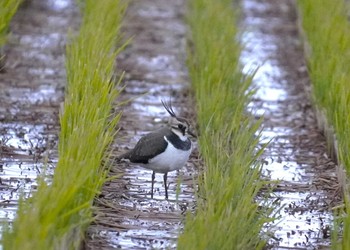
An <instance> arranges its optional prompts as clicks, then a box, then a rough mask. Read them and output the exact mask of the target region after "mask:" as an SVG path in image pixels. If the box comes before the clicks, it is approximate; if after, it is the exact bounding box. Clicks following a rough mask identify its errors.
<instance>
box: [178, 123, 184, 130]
mask: <svg viewBox="0 0 350 250" xmlns="http://www.w3.org/2000/svg"><path fill="white" fill-rule="evenodd" d="M177 127H178V128H179V129H181V130H185V129H186V127H185V126H184V125H182V124H179V125H177Z"/></svg>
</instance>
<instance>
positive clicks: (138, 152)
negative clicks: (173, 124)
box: [129, 128, 171, 163]
mask: <svg viewBox="0 0 350 250" xmlns="http://www.w3.org/2000/svg"><path fill="white" fill-rule="evenodd" d="M169 133H171V131H170V130H169V129H168V128H164V129H161V130H158V131H156V132H154V133H150V134H147V135H145V136H144V137H142V138H141V139H140V140H139V141H138V143H137V144H136V146H135V148H134V149H133V150H131V151H130V155H129V160H130V161H131V162H134V163H148V160H149V159H151V158H153V157H155V156H156V155H158V154H160V153H162V152H164V150H165V148H166V146H167V144H168V142H167V141H165V140H164V136H167V135H168V134H169Z"/></svg>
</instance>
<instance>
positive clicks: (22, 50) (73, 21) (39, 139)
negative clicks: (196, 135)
mask: <svg viewBox="0 0 350 250" xmlns="http://www.w3.org/2000/svg"><path fill="white" fill-rule="evenodd" d="M74 4H75V2H74V1H72V0H27V1H26V3H25V4H24V6H22V8H21V9H20V10H19V12H18V13H17V15H16V16H15V18H14V20H13V22H12V25H11V30H12V33H13V35H12V37H11V39H10V42H9V44H8V45H7V46H6V47H5V53H6V54H7V59H6V65H5V71H4V72H2V73H0V103H1V105H0V131H1V139H0V146H1V148H0V153H1V158H0V161H1V162H0V178H1V179H0V180H1V181H0V193H1V196H0V220H12V219H13V218H14V216H15V212H16V209H17V201H18V197H19V195H20V193H21V192H23V191H24V193H25V194H26V195H29V194H30V192H35V189H36V182H35V178H36V176H37V175H38V174H39V173H41V172H42V171H43V166H44V164H45V163H47V171H48V173H49V174H52V173H53V169H54V166H55V164H56V162H57V157H58V156H57V142H58V141H57V140H58V137H57V135H58V131H59V124H58V112H59V107H60V103H61V102H62V101H63V99H64V86H65V82H66V79H65V71H64V52H65V51H64V45H65V43H66V35H67V31H68V28H73V30H74V28H76V26H77V23H78V22H79V15H78V13H77V9H76V7H75V5H74ZM241 4H242V7H243V17H242V23H241V25H242V29H244V30H245V32H244V33H243V36H242V39H243V42H244V43H245V44H246V48H245V50H244V52H243V55H242V62H243V63H244V64H247V65H248V67H247V68H249V65H259V66H260V69H259V71H258V73H257V75H256V77H255V80H254V84H255V86H257V87H258V88H259V90H258V91H257V93H256V95H255V96H254V100H253V102H252V103H251V104H250V107H249V108H250V109H251V110H253V111H252V112H253V113H254V115H255V116H257V117H260V116H262V115H263V114H264V122H263V127H264V130H263V138H262V142H261V143H262V144H264V143H267V142H269V141H270V140H272V141H271V142H270V143H269V145H268V147H267V149H266V152H265V153H264V156H263V161H264V175H265V176H266V177H268V178H270V179H273V180H279V183H278V184H277V185H276V186H275V189H274V193H273V195H272V197H271V199H272V200H274V201H275V202H276V203H278V204H279V205H281V206H283V208H282V209H281V211H280V212H279V213H278V215H279V216H280V217H279V218H278V220H276V221H275V223H274V224H275V227H274V228H275V231H274V235H273V237H272V239H271V240H270V241H269V247H270V248H273V249H293V248H295V249H327V248H329V243H330V239H329V233H330V230H329V229H330V227H331V226H332V224H331V220H332V214H331V212H330V209H331V208H332V206H334V205H336V204H339V203H340V202H341V198H340V196H339V194H340V187H339V185H338V182H337V177H336V171H335V163H334V162H333V161H332V160H331V158H330V157H329V155H328V154H327V147H326V142H325V138H324V136H323V135H322V133H321V132H320V131H319V130H318V128H317V123H316V119H315V114H314V111H313V109H312V105H311V102H310V101H309V100H308V96H307V95H306V92H305V88H308V87H307V86H309V79H308V76H307V70H306V65H305V62H304V59H303V57H304V56H303V51H302V44H301V41H300V39H299V36H298V32H297V24H296V19H297V16H296V11H295V6H294V2H293V1H292V0H280V1H273V0H264V1H259V0H242V1H241ZM185 6H186V1H184V0H174V1H164V0H155V1H151V0H143V1H141V0H135V1H131V2H130V5H129V8H128V10H127V13H126V16H125V21H124V25H123V32H124V36H125V37H126V38H128V37H133V40H132V43H131V44H130V45H129V46H128V47H127V48H126V50H125V51H123V52H122V53H121V54H120V55H119V57H118V59H117V63H118V65H117V69H118V70H119V73H121V71H125V78H124V81H123V84H124V85H125V88H124V89H123V92H122V94H121V96H120V99H119V100H118V101H128V102H127V103H126V104H125V105H123V106H117V107H116V109H117V110H119V111H122V112H123V116H122V119H121V121H120V123H119V132H118V135H117V139H116V141H115V142H114V145H113V149H114V151H113V155H119V154H121V153H122V152H125V151H126V150H128V149H130V148H132V147H133V146H134V145H135V143H136V142H137V141H138V139H140V137H141V136H142V135H144V134H146V133H148V132H150V131H153V130H156V129H157V128H160V127H162V126H164V125H165V123H166V122H167V119H168V114H167V113H166V111H165V110H164V108H163V106H162V105H161V99H163V100H169V99H170V98H171V100H172V103H173V106H174V109H175V112H176V113H177V114H180V115H181V116H184V117H186V118H189V119H190V120H191V121H192V124H194V123H195V118H194V110H193V107H194V104H193V100H192V98H191V95H190V86H189V80H188V74H187V69H186V65H185V60H186V46H185V43H186V40H185V39H186V37H185V36H186V32H187V31H186V28H187V27H186V25H185V21H184V20H185V18H184V11H185ZM195 148H196V147H195ZM199 166H200V162H199V160H198V152H197V150H196V149H195V150H194V152H193V153H192V156H191V159H190V161H189V162H188V163H187V164H186V166H185V167H184V168H182V169H181V170H179V171H176V172H171V173H169V175H168V184H169V200H165V192H164V186H163V176H162V175H161V174H157V175H156V180H155V197H154V199H151V197H150V196H151V195H150V191H151V174H152V171H150V170H146V169H144V168H142V167H140V166H137V165H129V164H126V163H120V164H117V163H114V164H113V166H112V169H111V173H110V176H111V177H117V178H115V179H112V180H110V181H108V182H107V183H106V184H105V186H104V187H103V190H102V191H101V194H100V195H99V197H97V198H96V201H95V206H96V212H95V216H96V221H95V222H94V223H93V224H92V225H91V226H90V227H89V228H88V231H87V235H86V240H85V242H84V248H85V249H113V248H123V249H151V248H160V249H164V248H165V249H173V248H176V239H177V237H178V234H179V233H180V232H181V229H182V228H183V220H184V216H185V213H186V212H188V211H192V210H194V209H195V201H194V191H195V185H194V179H195V178H196V174H197V170H198V168H199Z"/></svg>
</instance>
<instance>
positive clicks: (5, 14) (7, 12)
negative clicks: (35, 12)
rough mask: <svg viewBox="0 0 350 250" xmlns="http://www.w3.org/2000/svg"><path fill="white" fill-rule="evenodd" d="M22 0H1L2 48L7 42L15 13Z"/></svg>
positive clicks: (0, 30)
mask: <svg viewBox="0 0 350 250" xmlns="http://www.w3.org/2000/svg"><path fill="white" fill-rule="evenodd" d="M21 1H22V0H1V1H0V48H1V47H2V46H3V45H5V44H6V41H7V35H8V28H9V24H10V21H11V19H12V17H13V15H14V14H15V13H16V12H17V8H18V6H19V4H20V3H21Z"/></svg>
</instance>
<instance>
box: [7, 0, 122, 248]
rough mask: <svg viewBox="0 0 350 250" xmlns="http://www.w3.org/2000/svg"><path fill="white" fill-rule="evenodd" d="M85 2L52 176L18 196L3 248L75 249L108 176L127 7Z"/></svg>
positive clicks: (69, 63) (70, 53)
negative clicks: (117, 67)
mask: <svg viewBox="0 0 350 250" xmlns="http://www.w3.org/2000/svg"><path fill="white" fill-rule="evenodd" d="M82 6H83V7H82V10H83V20H82V24H81V27H80V31H79V33H78V34H77V36H76V37H73V38H72V41H71V42H70V43H69V44H68V45H67V57H66V71H67V84H68V85H67V88H66V97H65V102H64V110H63V113H62V114H61V116H60V123H61V131H60V135H59V140H60V141H59V161H58V163H57V167H56V169H55V173H54V176H53V179H52V183H51V184H47V183H46V182H45V180H44V178H45V177H44V176H42V177H41V178H40V179H39V187H38V190H37V192H36V193H35V194H34V195H33V197H32V198H31V199H29V200H26V201H24V200H21V203H20V206H19V210H18V214H17V218H16V219H15V221H14V223H13V225H12V226H11V227H9V228H7V230H6V232H5V233H4V235H3V246H4V249H30V250H32V249H78V248H79V244H80V243H81V240H82V237H83V236H84V231H85V229H86V227H87V226H88V225H89V223H90V222H91V220H92V206H93V200H94V197H95V195H96V194H97V193H98V192H99V190H100V188H101V185H102V184H103V183H104V182H105V180H106V164H108V148H109V146H110V144H111V142H112V140H113V138H114V135H115V125H116V123H117V122H118V120H119V115H117V116H116V117H111V109H112V103H113V102H114V100H115V98H116V97H117V96H118V94H119V93H118V91H117V90H116V88H115V82H114V80H115V79H113V71H114V66H115V64H114V62H115V58H116V55H117V53H118V52H119V50H116V49H115V46H116V43H117V42H118V40H119V38H120V35H119V33H120V23H121V19H122V15H123V11H124V9H125V8H124V6H122V5H121V4H120V1H118V0H104V1H95V0H86V1H85V2H84V3H83V5H82ZM102 162H105V164H103V163H102Z"/></svg>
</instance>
